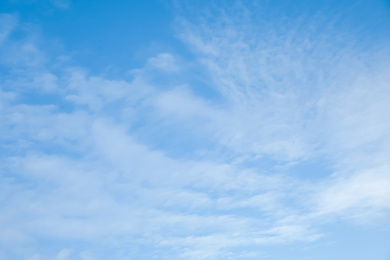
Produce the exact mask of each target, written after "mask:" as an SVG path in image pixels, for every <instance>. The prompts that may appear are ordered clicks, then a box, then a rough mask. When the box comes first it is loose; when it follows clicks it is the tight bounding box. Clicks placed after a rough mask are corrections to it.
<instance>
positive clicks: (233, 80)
mask: <svg viewBox="0 0 390 260" xmlns="http://www.w3.org/2000/svg"><path fill="white" fill-rule="evenodd" d="M251 8H252V9H251ZM261 10H263V9H261V7H258V6H256V5H253V6H249V7H248V6H245V4H235V5H233V7H231V8H224V9H222V8H220V7H218V8H217V9H212V8H208V9H207V10H206V12H205V13H203V14H202V16H200V17H202V18H200V19H198V20H191V19H187V18H186V19H185V18H178V21H180V26H179V27H178V28H177V30H178V32H177V34H178V35H179V37H181V39H182V40H183V41H184V42H185V43H186V44H188V47H189V48H190V49H192V50H193V53H194V60H192V61H188V60H186V59H185V58H184V57H178V55H177V54H172V53H168V52H163V53H161V54H158V55H155V56H152V57H150V58H149V59H148V60H147V61H145V65H144V66H143V67H140V68H138V69H135V70H131V71H130V72H129V74H128V75H125V76H124V77H123V78H122V79H112V78H109V77H108V76H104V75H91V73H90V72H88V69H87V68H80V67H75V66H70V65H69V64H68V63H66V62H61V61H60V60H61V59H57V58H58V57H51V56H50V55H51V54H50V53H48V52H45V51H43V49H42V48H41V47H40V45H39V42H40V41H39V37H41V36H39V35H35V34H34V30H33V29H32V30H31V31H29V30H27V32H26V33H25V34H24V35H30V34H34V35H35V36H34V37H27V36H26V37H14V36H13V35H12V32H13V31H15V30H19V29H20V27H23V26H24V25H23V24H20V23H19V24H18V22H17V21H18V19H17V18H16V17H15V16H12V15H2V16H1V17H0V20H1V21H3V22H1V23H0V24H2V25H3V27H2V28H1V30H0V44H1V49H2V50H1V51H0V55H1V57H3V59H2V62H1V65H2V66H3V67H4V68H5V69H4V71H5V73H4V74H3V76H2V77H1V91H0V102H1V103H0V119H1V122H2V123H1V124H0V135H1V137H0V140H1V143H0V145H1V146H0V147H1V150H0V155H1V159H0V160H1V164H0V165H1V166H0V172H1V175H0V176H1V182H0V185H1V187H0V194H1V198H2V199H1V200H0V207H1V211H2V214H1V217H0V241H2V244H3V245H1V246H0V258H1V257H3V258H4V259H5V258H7V256H12V257H16V258H17V257H19V258H21V259H84V260H90V259H106V258H111V256H112V255H115V257H116V258H115V259H128V258H129V257H133V258H134V257H137V258H142V257H144V258H145V257H146V258H153V257H157V258H159V259H222V258H223V259H259V258H261V257H269V255H268V250H267V246H270V245H287V244H294V243H303V244H307V243H312V242H313V241H317V240H319V239H321V238H322V237H323V236H324V232H323V230H322V229H321V228H322V227H323V225H325V223H326V222H327V221H329V219H331V221H334V222H337V221H338V220H339V219H342V220H352V221H354V223H355V224H356V225H360V224H367V223H368V222H371V221H372V220H383V219H386V217H388V214H389V209H390V193H389V192H388V188H387V187H388V186H389V185H390V171H389V169H390V165H389V162H388V159H387V158H389V155H390V154H389V153H390V139H389V135H388V133H389V132H390V123H388V120H386V115H387V114H388V113H389V112H390V111H389V110H390V106H389V102H388V100H389V97H390V93H389V90H390V88H389V83H388V82H390V81H389V76H388V73H387V71H388V69H389V63H388V57H389V53H388V51H389V50H388V48H385V47H383V46H379V45H378V46H375V47H372V48H366V46H362V45H359V43H358V41H359V39H356V38H354V36H353V35H350V34H348V31H346V30H345V29H343V28H339V29H338V28H337V25H336V24H337V21H334V20H332V21H329V23H325V24H328V25H327V26H325V27H323V26H322V25H323V24H324V19H325V18H324V17H323V16H321V15H317V16H308V15H301V16H298V17H297V18H294V19H291V20H289V19H287V18H283V19H268V18H266V17H260V18H259V17H258V16H257V15H256V13H257V12H260V13H261ZM207 12H208V13H209V15H210V16H212V17H213V18H212V19H211V18H210V17H207ZM263 14H264V13H263ZM340 19H341V18H340ZM308 20H309V21H310V26H309V27H305V26H303V25H304V22H307V21H308ZM319 29H321V32H320V33H318V31H317V30H319ZM37 39H38V40H37ZM347 40H349V42H346V41H347ZM363 49H364V50H365V51H362V50H363ZM53 64H54V65H55V66H54V65H53ZM194 68H202V69H198V70H196V71H197V72H199V73H200V74H201V75H194V73H193V72H191V71H189V70H191V69H194ZM197 77H202V78H203V80H204V82H206V83H207V86H206V87H210V88H212V89H213V91H214V92H216V93H218V95H219V96H218V98H212V97H210V96H208V94H207V93H206V92H204V93H203V92H202V91H201V90H199V89H197V88H198V87H199V86H198V85H196V84H195V83H194V82H195V80H196V79H194V78H197ZM313 161H315V162H317V161H320V162H321V163H322V164H320V166H317V167H323V165H326V166H327V168H326V169H323V170H324V171H326V174H325V175H321V176H320V175H319V174H317V172H316V171H317V170H318V169H312V170H308V171H309V172H305V174H306V177H305V175H304V174H297V175H296V174H295V173H294V172H293V170H292V169H293V167H298V166H300V165H304V164H305V163H307V162H313ZM298 168H299V167H298ZM383 222H385V223H387V222H386V220H383ZM48 240H50V241H52V242H50V243H52V244H53V246H52V247H51V249H47V250H45V249H44V247H42V243H45V241H48ZM74 241H77V243H75V242H74ZM21 245H23V247H24V248H25V249H23V250H18V248H20V247H21ZM102 245H103V246H102ZM102 247H104V248H105V249H104V250H102ZM113 252H117V253H113ZM146 258H145V259H146ZM113 259H114V258H113Z"/></svg>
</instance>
